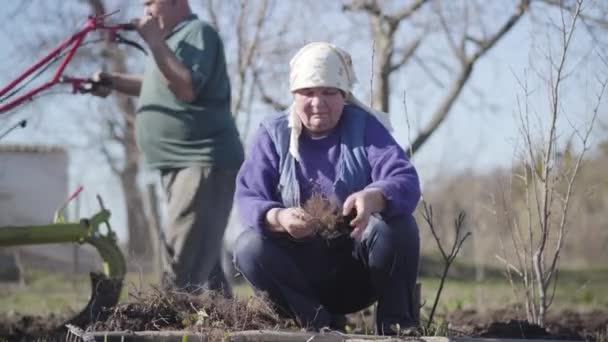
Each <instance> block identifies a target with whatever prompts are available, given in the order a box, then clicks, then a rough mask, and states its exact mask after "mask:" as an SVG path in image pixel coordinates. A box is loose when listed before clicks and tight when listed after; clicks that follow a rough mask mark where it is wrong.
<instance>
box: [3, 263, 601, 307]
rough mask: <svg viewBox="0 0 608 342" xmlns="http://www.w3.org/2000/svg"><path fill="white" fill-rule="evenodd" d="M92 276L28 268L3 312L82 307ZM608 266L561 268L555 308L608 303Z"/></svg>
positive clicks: (502, 292)
mask: <svg viewBox="0 0 608 342" xmlns="http://www.w3.org/2000/svg"><path fill="white" fill-rule="evenodd" d="M156 279H157V277H155V276H154V275H146V276H141V275H140V274H137V273H130V274H129V275H128V276H127V280H126V283H125V284H126V286H125V288H124V289H123V294H122V299H121V301H125V300H126V299H127V297H128V295H127V294H128V291H129V289H133V288H135V289H146V288H148V287H149V286H150V284H155V283H156ZM419 281H420V283H421V284H422V303H425V306H424V310H429V309H430V308H431V306H432V304H433V300H434V298H435V295H436V291H437V288H438V286H439V279H438V278H437V277H431V276H424V277H421V278H420V279H419ZM90 291H91V290H90V280H89V278H88V275H86V274H81V275H77V276H72V275H69V276H68V275H65V274H60V273H55V272H49V271H43V270H35V269H28V270H27V271H26V273H25V284H24V285H23V286H8V287H7V286H1V287H0V312H19V313H22V314H29V315H32V314H36V315H48V314H51V313H71V312H75V311H79V310H80V309H82V308H83V307H84V306H85V304H86V302H87V301H88V298H89V295H90ZM234 292H235V294H236V295H238V296H249V295H251V294H252V290H251V288H250V287H249V286H248V285H246V284H238V285H236V286H235V288H234ZM605 293H608V269H599V270H568V271H563V272H561V273H560V276H559V283H558V287H557V289H556V297H555V300H554V306H553V308H556V309H559V308H568V309H572V310H592V309H598V308H601V309H605V308H606V307H608V296H605ZM516 302H517V301H516V299H515V296H514V294H513V290H512V288H511V286H510V285H509V283H508V281H507V280H506V279H505V278H501V277H496V276H493V277H490V278H489V279H488V280H485V281H483V282H481V283H475V282H474V281H472V280H468V279H462V278H459V279H448V281H447V282H446V285H445V287H444V293H443V294H442V296H441V300H440V303H439V306H438V312H437V313H438V314H443V313H446V312H449V311H452V310H457V309H468V308H477V307H479V306H483V307H484V308H487V309H492V308H500V307H504V306H505V305H508V304H513V303H516Z"/></svg>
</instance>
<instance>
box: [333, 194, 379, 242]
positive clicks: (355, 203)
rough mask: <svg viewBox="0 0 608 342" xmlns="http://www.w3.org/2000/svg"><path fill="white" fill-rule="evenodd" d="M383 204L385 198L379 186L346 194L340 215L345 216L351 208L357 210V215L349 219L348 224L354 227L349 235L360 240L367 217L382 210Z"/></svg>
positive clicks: (367, 220) (367, 221)
mask: <svg viewBox="0 0 608 342" xmlns="http://www.w3.org/2000/svg"><path fill="white" fill-rule="evenodd" d="M385 206H386V199H385V198H384V195H383V194H382V190H381V189H379V188H368V189H363V190H361V191H358V192H355V193H353V194H351V195H350V196H348V197H347V198H346V200H345V201H344V206H343V207H342V215H344V216H347V215H348V214H349V213H350V212H351V210H353V209H356V211H357V216H355V218H354V219H353V220H352V221H350V225H351V226H353V227H354V229H353V231H352V232H351V234H350V236H351V237H352V238H354V239H355V240H360V239H361V236H362V235H363V232H364V231H365V228H366V227H367V224H368V223H369V217H370V216H371V215H372V214H374V213H379V212H381V211H382V210H384V208H385Z"/></svg>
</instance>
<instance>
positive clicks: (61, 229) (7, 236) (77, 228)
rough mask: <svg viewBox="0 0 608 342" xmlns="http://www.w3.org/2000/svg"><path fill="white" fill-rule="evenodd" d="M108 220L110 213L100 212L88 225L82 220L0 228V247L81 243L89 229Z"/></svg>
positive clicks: (89, 231)
mask: <svg viewBox="0 0 608 342" xmlns="http://www.w3.org/2000/svg"><path fill="white" fill-rule="evenodd" d="M109 218H110V212H109V211H107V210H102V211H100V212H99V213H97V214H96V215H94V216H93V217H92V218H91V219H90V220H89V223H90V225H87V224H86V223H87V221H86V220H83V221H81V222H79V223H50V224H43V225H33V226H8V227H0V247H9V246H21V245H36V244H47V243H66V242H82V241H83V240H84V238H85V237H87V235H89V234H90V233H91V227H95V228H96V227H98V226H99V225H100V224H101V223H102V222H105V221H107V220H108V219H109Z"/></svg>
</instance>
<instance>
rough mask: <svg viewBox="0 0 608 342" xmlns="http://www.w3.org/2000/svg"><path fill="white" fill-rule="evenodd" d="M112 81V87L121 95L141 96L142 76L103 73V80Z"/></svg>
mask: <svg viewBox="0 0 608 342" xmlns="http://www.w3.org/2000/svg"><path fill="white" fill-rule="evenodd" d="M104 78H106V79H108V80H109V81H110V87H111V88H112V89H113V90H116V91H118V92H120V93H123V94H126V95H131V96H139V93H140V92H141V81H142V76H141V75H135V74H122V73H118V72H110V73H102V79H104Z"/></svg>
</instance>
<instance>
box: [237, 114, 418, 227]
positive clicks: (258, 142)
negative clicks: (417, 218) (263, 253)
mask: <svg viewBox="0 0 608 342" xmlns="http://www.w3.org/2000/svg"><path fill="white" fill-rule="evenodd" d="M338 124H340V123H338ZM338 132H339V130H338V129H334V130H333V131H332V133H330V134H329V135H328V136H326V137H324V138H322V139H312V138H310V137H309V136H308V135H306V134H301V135H300V140H299V143H300V156H301V159H302V162H301V163H297V178H298V181H299V184H300V191H301V201H302V203H304V202H305V201H306V200H307V199H308V198H309V197H310V195H311V194H312V192H313V191H315V192H321V193H323V194H324V195H326V196H327V197H328V198H333V197H335V196H334V194H333V183H334V180H335V178H336V170H335V165H336V164H337V160H338V158H339V152H340V149H339V142H340V136H339V134H338ZM365 150H366V154H367V158H368V161H369V164H370V166H371V175H370V180H371V182H370V184H369V185H368V186H367V187H374V188H381V189H382V192H383V194H384V196H385V198H386V200H387V202H386V203H387V207H386V209H385V210H384V211H383V212H382V213H381V214H382V215H383V217H384V218H390V217H395V216H405V215H411V214H412V213H413V212H414V210H415V209H416V205H417V204H418V200H419V199H420V183H419V180H418V174H417V173H416V170H415V168H414V166H413V165H412V164H411V163H410V162H409V160H408V159H407V157H406V155H405V152H404V151H403V149H402V148H401V147H400V146H399V145H398V144H397V142H396V141H395V140H394V139H393V137H392V136H391V134H390V133H389V132H388V131H387V130H386V128H384V126H382V124H381V123H380V122H379V121H378V119H376V118H375V117H374V116H373V115H368V116H367V120H366V127H365ZM278 183H279V155H278V154H277V150H276V148H275V146H274V145H273V142H272V140H271V138H270V135H269V134H268V132H267V131H266V129H265V128H264V127H260V129H259V130H258V131H257V133H256V136H255V137H254V139H253V141H252V142H251V143H250V145H249V149H248V153H247V156H246V158H245V162H244V163H243V165H242V166H241V169H240V171H239V174H238V176H237V182H236V193H235V201H236V203H237V206H238V208H239V212H240V217H241V221H242V223H243V224H245V225H246V226H247V227H250V228H254V229H259V230H262V229H263V227H264V225H265V223H264V222H265V216H266V212H267V211H268V210H270V209H272V208H275V207H281V208H282V207H284V205H283V203H282V200H281V196H280V194H279V193H278V191H277V185H278Z"/></svg>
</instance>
